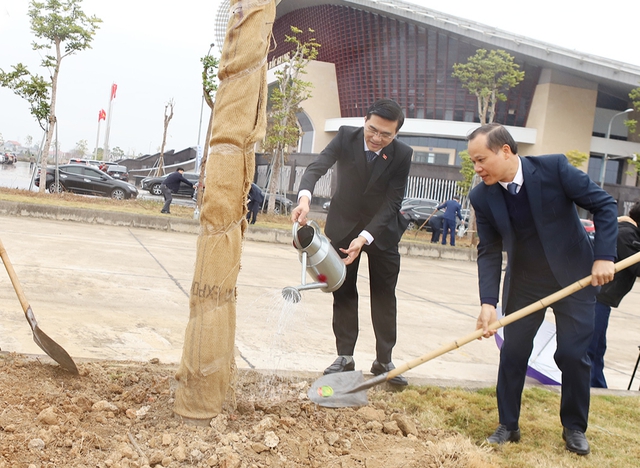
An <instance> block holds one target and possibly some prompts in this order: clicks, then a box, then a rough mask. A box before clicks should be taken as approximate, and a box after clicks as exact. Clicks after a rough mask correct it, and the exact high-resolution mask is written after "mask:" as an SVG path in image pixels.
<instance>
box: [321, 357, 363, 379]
mask: <svg viewBox="0 0 640 468" xmlns="http://www.w3.org/2000/svg"><path fill="white" fill-rule="evenodd" d="M355 368H356V361H354V360H353V357H351V356H338V358H337V359H336V360H335V361H333V364H331V365H330V366H329V367H327V368H326V369H325V370H324V375H327V374H335V373H337V372H348V371H352V370H354V369H355Z"/></svg>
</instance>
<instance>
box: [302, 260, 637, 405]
mask: <svg viewBox="0 0 640 468" xmlns="http://www.w3.org/2000/svg"><path fill="white" fill-rule="evenodd" d="M639 261H640V252H638V253H636V254H634V255H632V256H631V257H627V258H625V259H624V260H620V261H619V262H618V263H616V264H615V268H616V273H617V272H618V271H620V270H624V269H625V268H627V267H629V266H631V265H634V264H635V263H638V262H639ZM590 284H591V275H589V276H587V277H585V278H582V279H581V280H578V281H576V282H575V283H573V284H570V285H569V286H567V287H565V288H563V289H561V290H560V291H558V292H556V293H553V294H551V295H549V296H547V297H544V298H542V299H540V300H538V301H536V302H534V303H533V304H530V305H528V306H526V307H523V308H522V309H520V310H517V311H515V312H512V313H510V314H509V315H507V316H505V317H502V318H501V319H500V320H497V321H495V322H493V323H492V324H490V325H489V330H497V329H498V328H501V327H504V326H506V325H509V324H510V323H512V322H515V321H516V320H519V319H521V318H522V317H525V316H527V315H529V314H532V313H533V312H536V311H538V310H540V309H544V308H545V307H548V306H549V305H551V304H553V303H554V302H557V301H559V300H560V299H564V298H565V297H567V296H570V295H571V294H573V293H575V292H577V291H579V290H581V289H583V288H585V287H587V286H589V285H590ZM482 333H483V332H482V330H476V331H474V332H473V333H469V334H468V335H466V336H464V337H462V338H460V339H458V340H455V341H453V342H451V343H449V344H446V345H444V346H442V347H440V348H438V349H436V350H434V351H431V352H430V353H427V354H424V355H422V356H420V357H419V358H416V359H414V360H412V361H410V362H408V363H406V364H403V365H402V366H400V367H398V368H397V369H393V370H392V371H389V372H386V373H384V374H380V375H378V376H376V377H374V378H372V379H369V380H364V376H363V375H362V371H351V372H339V373H336V374H327V375H323V376H322V377H320V378H319V379H318V380H316V381H315V382H314V383H313V384H312V385H311V388H310V389H309V391H308V392H307V395H308V396H309V399H310V400H311V401H313V402H314V403H317V404H318V405H320V406H326V407H329V408H343V407H347V406H364V405H366V404H367V390H368V389H369V388H371V387H374V386H375V385H378V384H381V383H383V382H386V381H387V380H391V379H392V378H394V377H396V376H398V375H400V374H402V373H403V372H406V371H408V370H409V369H413V368H414V367H416V366H419V365H420V364H424V363H425V362H427V361H430V360H432V359H434V358H437V357H439V356H442V355H443V354H445V353H448V352H449V351H452V350H454V349H456V348H459V347H461V346H463V345H466V344H467V343H470V342H471V341H473V340H477V339H478V338H480V337H481V336H482Z"/></svg>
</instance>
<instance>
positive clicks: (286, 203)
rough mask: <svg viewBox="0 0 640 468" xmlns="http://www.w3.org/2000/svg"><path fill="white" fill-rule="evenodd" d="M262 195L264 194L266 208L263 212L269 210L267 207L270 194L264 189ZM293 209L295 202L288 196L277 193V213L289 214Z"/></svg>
mask: <svg viewBox="0 0 640 468" xmlns="http://www.w3.org/2000/svg"><path fill="white" fill-rule="evenodd" d="M260 190H262V189H260ZM262 195H263V196H264V204H263V206H264V209H263V210H262V212H263V213H265V212H266V211H267V207H268V206H269V194H268V193H267V194H265V193H264V190H262ZM292 209H293V202H292V201H291V200H289V199H288V198H287V197H285V196H283V195H281V194H279V193H276V206H275V208H274V210H275V214H289V213H291V210H292Z"/></svg>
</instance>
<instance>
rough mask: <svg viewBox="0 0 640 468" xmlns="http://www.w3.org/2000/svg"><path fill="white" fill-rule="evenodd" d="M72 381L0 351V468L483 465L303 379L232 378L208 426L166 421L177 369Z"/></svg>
mask: <svg viewBox="0 0 640 468" xmlns="http://www.w3.org/2000/svg"><path fill="white" fill-rule="evenodd" d="M78 368H79V371H80V376H71V375H69V374H68V373H66V372H64V371H62V370H61V369H60V368H59V367H57V366H56V365H52V364H48V363H43V362H40V361H38V360H33V359H29V358H26V357H24V356H21V355H16V354H6V353H3V354H0V394H1V395H2V401H0V468H8V467H28V468H44V467H87V468H89V467H100V468H102V467H107V468H128V467H156V466H157V467H183V466H196V467H224V468H244V467H247V468H249V467H255V468H258V467H298V466H300V467H307V466H309V467H342V468H347V467H366V468H374V467H384V468H393V467H431V466H434V467H436V466H437V467H458V466H465V467H469V466H471V467H473V466H476V467H481V466H487V465H486V463H485V462H484V461H483V460H486V458H485V457H486V452H485V451H484V450H483V449H481V448H479V447H477V446H475V445H473V444H471V442H469V441H468V440H467V439H465V438H463V437H461V436H460V435H459V434H456V433H447V432H444V431H441V430H438V429H433V428H425V427H422V426H421V424H420V423H419V421H417V420H416V419H415V418H413V417H412V416H411V415H409V414H405V413H403V412H400V411H398V410H395V409H391V408H390V406H389V405H388V404H387V403H386V402H385V398H388V397H389V394H387V393H386V392H384V391H381V390H377V391H372V395H371V400H372V402H371V403H370V404H369V405H368V406H365V407H361V408H342V409H327V408H321V407H318V406H317V405H315V404H313V403H312V402H310V401H309V400H308V398H307V397H306V392H307V390H308V388H309V384H310V383H311V382H309V381H306V380H297V381H296V380H295V379H289V378H282V377H276V376H265V375H262V374H259V373H257V372H253V371H252V372H241V373H240V374H239V376H238V382H237V385H236V392H235V401H234V402H232V404H230V405H229V407H228V408H225V410H224V411H223V413H221V414H220V415H218V416H217V417H216V418H214V419H213V420H212V421H211V424H210V425H208V426H206V427H198V426H194V425H190V424H185V423H184V422H183V421H181V420H180V419H178V418H176V417H175V416H174V414H173V411H172V409H173V398H174V386H175V381H174V380H173V375H174V373H175V367H172V366H164V365H161V364H157V363H156V364H154V363H131V362H93V363H83V364H79V366H78Z"/></svg>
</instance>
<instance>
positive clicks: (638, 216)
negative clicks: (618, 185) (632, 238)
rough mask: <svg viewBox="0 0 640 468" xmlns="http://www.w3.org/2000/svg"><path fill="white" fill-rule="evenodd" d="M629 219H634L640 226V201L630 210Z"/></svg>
mask: <svg viewBox="0 0 640 468" xmlns="http://www.w3.org/2000/svg"><path fill="white" fill-rule="evenodd" d="M629 218H631V219H633V220H634V221H635V222H636V224H637V225H638V226H640V201H637V202H635V203H634V204H633V206H632V207H631V209H630V210H629Z"/></svg>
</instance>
